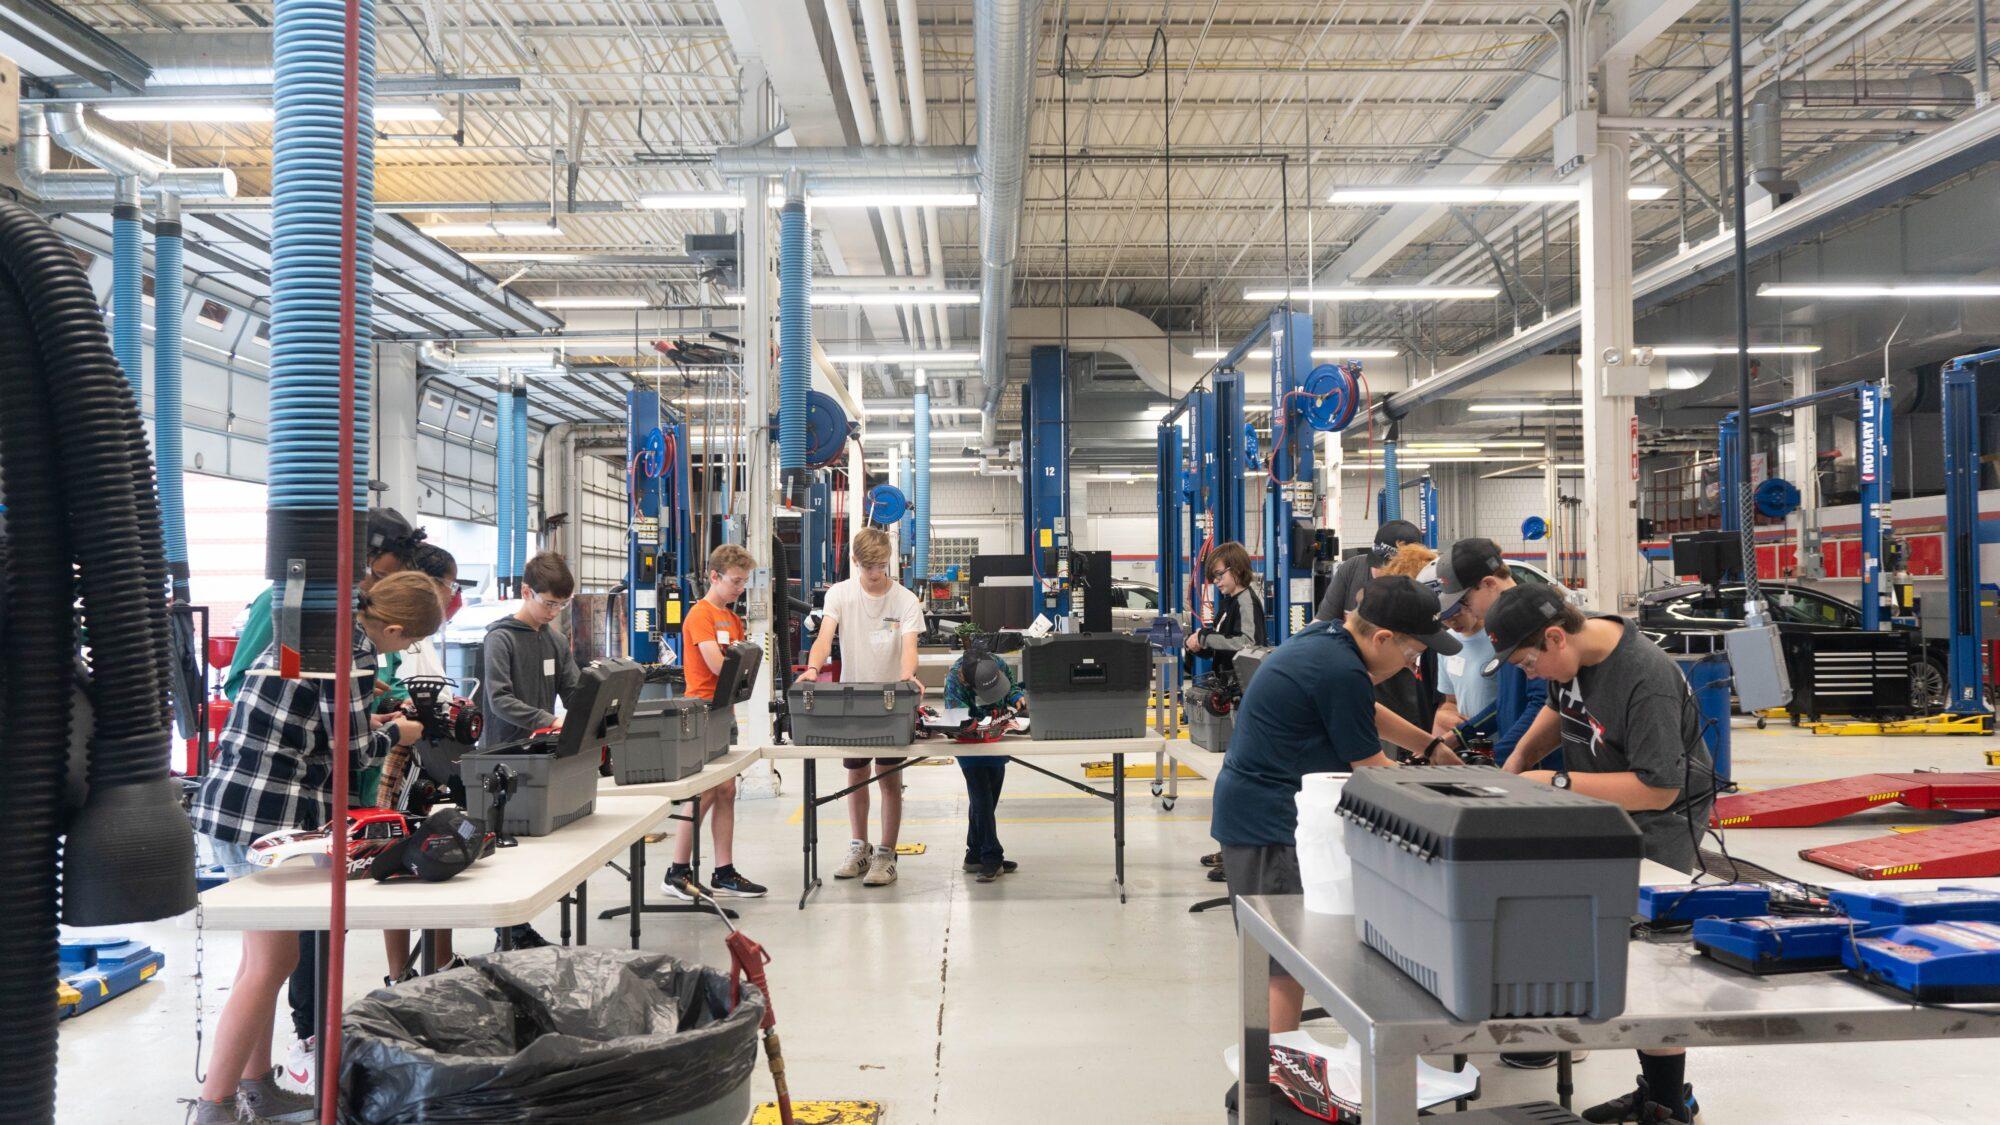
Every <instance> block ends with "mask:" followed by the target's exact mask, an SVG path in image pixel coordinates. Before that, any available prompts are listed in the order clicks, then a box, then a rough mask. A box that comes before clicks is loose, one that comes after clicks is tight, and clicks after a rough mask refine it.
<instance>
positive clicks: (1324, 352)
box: [1194, 348, 1403, 359]
mask: <svg viewBox="0 0 2000 1125" xmlns="http://www.w3.org/2000/svg"><path fill="white" fill-rule="evenodd" d="M1228 354H1229V349H1227V348H1202V349H1200V350H1198V351H1196V352H1195V353H1194V357H1195V358H1196V359H1221V358H1222V357H1224V356H1226V355H1228ZM1402 354H1403V353H1402V351H1401V350H1399V349H1397V348H1314V349H1313V350H1312V357H1313V358H1314V359H1394V358H1396V357H1397V356H1399V355H1402ZM1243 358H1244V359H1270V358H1271V349H1269V348H1252V349H1250V350H1249V351H1248V352H1245V353H1244V355H1243Z"/></svg>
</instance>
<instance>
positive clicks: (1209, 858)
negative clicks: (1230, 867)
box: [1201, 852, 1222, 867]
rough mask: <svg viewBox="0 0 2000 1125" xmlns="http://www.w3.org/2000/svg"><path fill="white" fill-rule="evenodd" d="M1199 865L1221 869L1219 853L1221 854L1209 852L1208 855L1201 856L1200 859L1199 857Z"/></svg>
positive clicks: (1220, 855)
mask: <svg viewBox="0 0 2000 1125" xmlns="http://www.w3.org/2000/svg"><path fill="white" fill-rule="evenodd" d="M1201 865H1202V866H1203V867H1221V866H1222V853H1221V852H1210V853H1208V854H1207V855H1205V856H1202V857H1201Z"/></svg>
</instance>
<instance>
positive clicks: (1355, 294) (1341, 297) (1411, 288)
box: [1243, 285, 1500, 301]
mask: <svg viewBox="0 0 2000 1125" xmlns="http://www.w3.org/2000/svg"><path fill="white" fill-rule="evenodd" d="M1499 295H1500V290H1499V288H1498V287H1497V286H1492V285H1382V286H1374V287H1363V286H1341V287H1339V288H1334V289H1314V288H1312V287H1310V286H1301V287H1299V288H1297V289H1294V290H1292V291H1291V292H1289V293H1287V292H1286V291H1285V290H1283V289H1245V290H1244V291H1243V299H1244V300H1246V301H1282V300H1284V299H1286V298H1287V297H1290V298H1291V299H1292V300H1294V301H1490V300H1492V299H1493V298H1495V297H1498V296H1499Z"/></svg>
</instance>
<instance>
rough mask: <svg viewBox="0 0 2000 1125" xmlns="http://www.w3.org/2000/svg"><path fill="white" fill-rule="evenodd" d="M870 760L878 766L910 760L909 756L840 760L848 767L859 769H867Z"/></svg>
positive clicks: (900, 763) (892, 764)
mask: <svg viewBox="0 0 2000 1125" xmlns="http://www.w3.org/2000/svg"><path fill="white" fill-rule="evenodd" d="M870 761H873V762H874V763H875V764H876V765H878V766H900V765H902V764H903V763H904V762H907V761H909V759H908V758H873V759H870V758H842V759H841V760H840V764H841V765H843V766H846V767H847V768H848V769H851V770H858V769H866V768H867V767H868V763H869V762H870ZM876 772H877V773H880V772H881V771H880V770H877V771H876Z"/></svg>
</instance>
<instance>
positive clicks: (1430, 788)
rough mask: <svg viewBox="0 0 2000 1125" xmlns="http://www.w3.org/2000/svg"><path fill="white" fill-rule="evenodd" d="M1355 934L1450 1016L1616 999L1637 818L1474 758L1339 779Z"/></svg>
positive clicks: (1632, 890) (1596, 1015) (1559, 1012)
mask: <svg viewBox="0 0 2000 1125" xmlns="http://www.w3.org/2000/svg"><path fill="white" fill-rule="evenodd" d="M1338 811H1339V815H1340V816H1341V817H1342V818H1343V819H1344V820H1345V821H1346V825H1345V827H1344V829H1343V832H1342V836H1343V839H1344V841H1345V844H1346V848H1347V855H1348V858H1349V860H1350V861H1351V862H1352V864H1353V869H1354V926H1355V930H1356V932H1357V933H1358V935H1359V936H1360V938H1361V940H1362V941H1363V942H1365V943H1366V944H1367V945H1368V946H1369V947H1371V948H1373V949H1374V950H1376V951H1377V952H1379V953H1381V954H1382V955H1383V956H1385V957H1387V958H1389V960H1391V961H1393V962H1394V963H1395V964H1396V967H1397V968H1399V969H1401V970H1403V972H1404V973H1406V974H1408V975H1409V976H1410V977H1411V978H1412V979H1413V980H1415V981H1416V982H1417V983H1418V984H1420V985H1422V986H1423V987H1424V989H1425V990H1426V991H1428V992H1430V993H1431V995H1433V996H1436V997H1437V998H1438V1000H1439V1001H1441V1002H1442V1003H1443V1004H1444V1006H1445V1008H1446V1009H1447V1010H1449V1011H1450V1012H1451V1014H1452V1015H1453V1016H1455V1017H1457V1018H1459V1019H1462V1020H1485V1019H1506V1018H1534V1017H1542V1016H1580V1017H1584V1018H1588V1019H1594V1020H1602V1019H1610V1018H1612V1017H1613V1016H1616V1015H1618V1014H1619V1013H1621V1012H1623V1011H1624V1010H1625V957H1626V951H1627V945H1628V942H1629V940H1630V934H1629V929H1630V926H1631V923H1632V913H1633V910H1634V909H1635V908H1636V907H1637V905H1638V897H1639V855H1640V837H1639V829H1638V828H1637V827H1636V826H1635V825H1634V824H1633V823H1632V818H1631V817H1630V816H1627V815H1626V813H1625V810H1623V809H1621V808H1619V807H1618V806H1616V805H1614V804H1611V803H1610V802H1608V801H1600V800H1597V799H1596V798H1594V797H1586V796H1583V795H1582V794H1580V793H1570V792H1565V791H1563V790H1559V789H1552V788H1550V787H1549V786H1547V785H1543V784H1540V783H1539V782H1535V781H1531V780H1528V779H1527V778H1523V777H1518V776H1516V775H1514V774H1509V773H1503V772H1501V771H1499V770H1496V769H1491V768H1488V767H1484V766H1426V767H1418V768H1410V769H1361V770H1356V771H1354V776H1353V777H1352V778H1351V779H1350V780H1349V781H1348V782H1347V784H1346V785H1345V786H1344V787H1343V788H1342V790H1341V795H1340V805H1339V808H1338Z"/></svg>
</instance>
